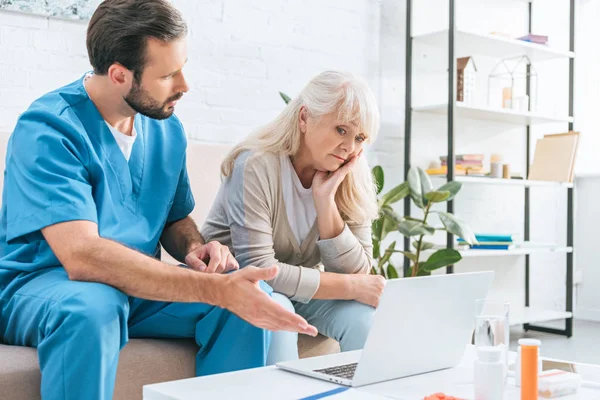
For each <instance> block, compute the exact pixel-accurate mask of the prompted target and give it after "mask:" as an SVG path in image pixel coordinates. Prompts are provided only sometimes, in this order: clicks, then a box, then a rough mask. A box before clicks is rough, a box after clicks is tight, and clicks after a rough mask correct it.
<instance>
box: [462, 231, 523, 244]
mask: <svg viewBox="0 0 600 400" xmlns="http://www.w3.org/2000/svg"><path fill="white" fill-rule="evenodd" d="M475 239H476V240H477V241H478V242H479V243H483V242H494V243H497V242H504V243H506V242H510V243H512V242H516V241H518V240H520V236H519V235H511V234H490V233H476V234H475ZM458 241H459V242H464V239H462V238H459V239H458Z"/></svg>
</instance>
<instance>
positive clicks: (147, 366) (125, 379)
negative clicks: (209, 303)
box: [0, 133, 339, 400]
mask: <svg viewBox="0 0 600 400" xmlns="http://www.w3.org/2000/svg"><path fill="white" fill-rule="evenodd" d="M8 137H9V134H7V133H0V169H1V170H2V171H4V161H5V150H6V143H7V141H8ZM228 150H229V146H225V145H214V144H206V143H200V142H192V141H190V143H189V144H188V153H187V164H188V173H189V176H190V181H191V185H192V188H193V191H194V194H195V195H196V196H195V198H196V208H195V210H194V211H193V213H192V217H193V218H194V220H195V221H196V222H197V223H198V224H201V223H202V221H203V220H204V218H205V216H206V213H207V212H208V210H209V207H210V205H211V203H212V200H213V198H214V196H215V195H216V192H217V189H218V187H219V184H220V177H219V167H220V161H221V160H222V159H223V157H224V156H225V154H226V153H227V151H228ZM3 177H4V176H3V174H1V175H0V190H1V188H2V187H3V185H2V183H3ZM0 199H1V193H0ZM163 254H165V252H164V251H163ZM164 261H165V262H170V263H172V262H174V260H173V259H171V258H170V257H169V256H168V254H167V255H165V256H164ZM1 339H2V338H1V337H0V388H1V390H2V394H1V395H0V397H1V398H2V399H4V400H25V399H27V400H34V399H39V398H40V370H39V363H38V359H37V352H36V349H34V348H28V347H19V346H8V345H5V344H2V343H1ZM197 351H198V348H197V345H196V343H195V342H194V341H193V340H192V339H190V340H164V339H131V340H130V341H129V343H128V344H127V345H126V346H125V348H124V349H123V350H122V351H121V356H120V358H119V366H118V370H117V380H116V386H115V394H114V399H118V400H125V399H127V400H131V399H141V398H142V386H143V385H147V384H151V383H158V382H165V381H171V380H176V379H184V378H190V377H193V376H194V371H195V354H196V352H197ZM298 351H299V353H300V357H302V358H305V357H312V356H316V355H323V354H330V353H334V352H338V351H339V345H338V343H337V342H335V341H334V340H332V339H328V338H326V337H323V336H320V335H319V336H317V337H316V338H312V337H309V336H305V335H300V336H299V340H298Z"/></svg>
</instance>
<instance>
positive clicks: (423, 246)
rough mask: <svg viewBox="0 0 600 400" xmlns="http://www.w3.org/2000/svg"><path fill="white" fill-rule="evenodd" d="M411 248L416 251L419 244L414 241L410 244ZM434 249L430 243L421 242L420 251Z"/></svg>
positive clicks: (433, 245)
mask: <svg viewBox="0 0 600 400" xmlns="http://www.w3.org/2000/svg"><path fill="white" fill-rule="evenodd" d="M412 245H413V247H414V248H415V249H416V248H417V246H418V245H419V242H417V241H414V242H413V243H412ZM434 247H435V244H433V243H430V242H426V241H422V242H421V251H425V250H429V249H433V248H434Z"/></svg>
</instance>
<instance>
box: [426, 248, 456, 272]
mask: <svg viewBox="0 0 600 400" xmlns="http://www.w3.org/2000/svg"><path fill="white" fill-rule="evenodd" d="M461 259H462V257H461V255H460V253H459V252H458V251H456V250H454V249H441V250H438V251H436V252H435V253H433V254H432V255H431V257H429V258H428V259H427V261H425V264H424V265H423V270H425V271H427V272H431V271H435V270H436V269H438V268H442V267H446V266H448V265H452V264H456V263H457V262H459V261H460V260H461Z"/></svg>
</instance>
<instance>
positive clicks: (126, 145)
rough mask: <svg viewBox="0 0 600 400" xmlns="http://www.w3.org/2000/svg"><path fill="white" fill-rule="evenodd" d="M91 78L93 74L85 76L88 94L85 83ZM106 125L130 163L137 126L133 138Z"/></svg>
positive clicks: (132, 130)
mask: <svg viewBox="0 0 600 400" xmlns="http://www.w3.org/2000/svg"><path fill="white" fill-rule="evenodd" d="M91 76H92V74H91V73H90V74H87V75H86V76H85V78H84V79H83V88H84V89H85V91H86V93H87V89H86V87H85V82H86V81H87V80H88V79H89V78H90V77H91ZM88 96H89V93H88ZM104 122H106V120H105V121H104ZM106 125H107V126H108V129H110V133H112V135H113V136H114V137H115V140H116V141H117V145H119V148H120V149H121V151H122V152H123V156H125V159H126V160H127V161H129V158H130V157H131V150H132V149H133V144H134V143H135V138H136V137H137V133H136V131H135V126H133V127H132V129H131V136H130V135H126V134H124V133H123V132H120V131H118V130H117V129H116V128H114V127H113V126H112V125H111V124H109V123H108V122H106Z"/></svg>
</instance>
